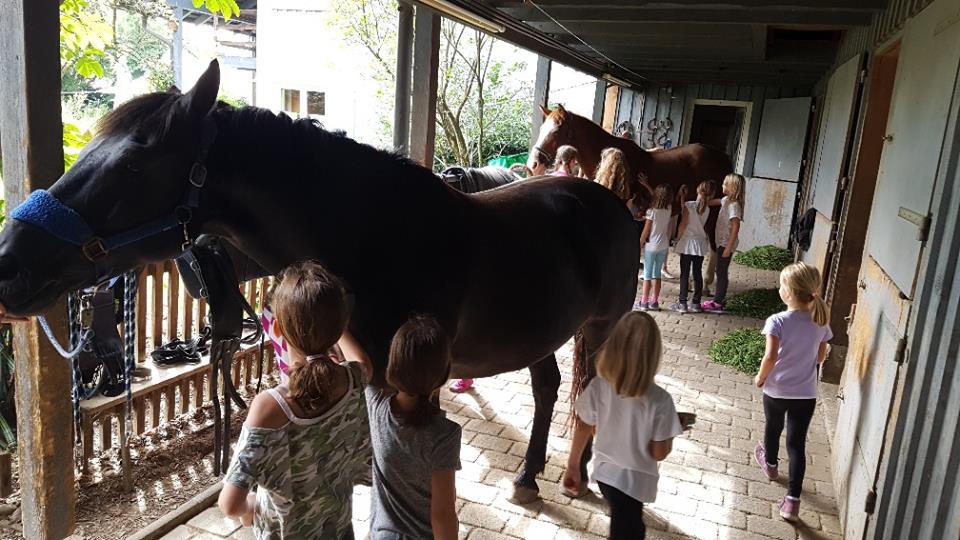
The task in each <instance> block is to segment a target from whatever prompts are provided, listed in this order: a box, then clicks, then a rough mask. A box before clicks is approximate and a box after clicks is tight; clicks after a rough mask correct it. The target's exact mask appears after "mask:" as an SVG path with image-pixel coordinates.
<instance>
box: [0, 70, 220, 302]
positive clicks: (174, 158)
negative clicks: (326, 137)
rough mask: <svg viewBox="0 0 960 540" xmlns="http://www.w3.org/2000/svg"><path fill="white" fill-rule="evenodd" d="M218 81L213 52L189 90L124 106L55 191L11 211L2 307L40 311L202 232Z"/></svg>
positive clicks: (0, 254)
mask: <svg viewBox="0 0 960 540" xmlns="http://www.w3.org/2000/svg"><path fill="white" fill-rule="evenodd" d="M219 86H220V69H219V66H218V64H217V63H216V61H214V62H212V63H211V64H210V67H209V68H208V69H207V71H206V72H205V73H204V74H203V76H202V77H201V78H200V80H199V81H198V82H197V84H196V86H195V87H194V88H193V89H192V90H191V91H189V92H187V93H185V94H181V93H180V92H179V91H176V90H175V89H171V91H169V92H162V93H154V94H148V95H145V96H141V97H138V98H136V99H133V100H131V101H129V102H127V103H125V104H124V105H122V106H120V107H119V108H117V109H116V110H115V111H113V112H111V113H110V114H108V115H107V116H106V117H104V118H103V120H102V121H101V122H100V126H99V130H98V134H97V136H96V138H95V139H93V141H91V142H90V144H88V145H87V146H86V148H85V149H84V150H83V152H82V153H81V155H80V157H79V159H78V160H77V162H76V163H74V165H73V166H72V167H71V168H70V169H69V170H68V171H67V172H66V173H65V174H64V175H63V176H61V177H60V179H58V180H57V181H56V183H54V184H53V186H52V187H51V188H50V189H49V191H44V190H37V191H34V192H33V193H31V194H30V197H29V198H28V199H27V201H25V202H24V203H23V204H21V205H20V206H18V207H17V208H15V209H14V210H12V211H11V213H10V217H11V218H13V219H10V220H8V222H7V224H6V226H5V227H4V229H3V231H2V232H0V315H2V314H7V315H19V316H25V315H31V314H35V313H37V312H39V310H41V309H43V308H44V307H46V306H48V305H49V304H51V303H53V302H54V301H55V300H56V299H57V298H58V297H60V295H62V294H63V293H65V292H67V291H71V290H76V289H78V288H82V287H86V286H90V285H94V284H96V283H98V282H100V281H102V280H103V279H106V278H109V277H111V276H115V275H118V274H119V273H121V272H124V271H127V270H130V269H132V268H136V267H138V266H140V265H142V264H145V263H148V262H154V261H160V260H166V259H169V258H171V257H173V256H176V255H177V254H179V253H180V252H181V251H182V249H183V245H184V243H185V241H187V240H188V239H191V238H194V237H196V236H197V235H198V234H199V223H200V221H201V219H200V216H198V215H196V214H199V213H200V212H198V211H197V210H198V207H197V202H198V199H199V190H200V188H201V187H202V186H203V184H204V182H205V180H206V168H205V166H204V163H205V160H206V151H207V150H208V148H209V146H210V144H211V143H212V138H213V137H214V135H215V130H216V128H215V126H212V127H211V125H212V124H213V122H212V120H211V119H210V112H211V111H212V110H213V109H214V107H215V106H216V105H217V94H218V92H219ZM211 132H214V133H211Z"/></svg>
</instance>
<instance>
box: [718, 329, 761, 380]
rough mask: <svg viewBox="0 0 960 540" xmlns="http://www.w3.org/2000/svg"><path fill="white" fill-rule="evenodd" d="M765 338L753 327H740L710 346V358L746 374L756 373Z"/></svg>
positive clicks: (758, 368)
mask: <svg viewBox="0 0 960 540" xmlns="http://www.w3.org/2000/svg"><path fill="white" fill-rule="evenodd" d="M765 346H766V338H764V337H763V335H761V334H760V331H759V330H757V329H755V328H741V329H740V330H734V331H733V332H730V333H729V334H727V335H725V336H723V337H722V338H720V339H718V340H717V341H715V342H713V345H711V346H710V352H709V354H710V358H712V359H713V361H714V362H717V363H718V364H725V365H728V366H730V367H732V368H734V369H736V370H737V371H740V372H742V373H746V374H747V375H756V374H757V371H759V370H760V361H761V360H762V359H763V351H764V347H765Z"/></svg>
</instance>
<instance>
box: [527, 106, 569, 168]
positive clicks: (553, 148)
mask: <svg viewBox="0 0 960 540" xmlns="http://www.w3.org/2000/svg"><path fill="white" fill-rule="evenodd" d="M540 111H541V112H542V113H543V124H541V125H540V134H539V135H538V136H537V142H536V144H534V145H533V148H532V149H531V150H530V155H529V157H528V158H527V167H528V168H529V169H530V170H531V171H533V172H534V173H535V174H543V169H545V168H546V167H549V166H550V165H553V161H554V158H556V156H557V149H558V148H560V147H561V146H563V145H565V144H573V140H572V135H573V130H572V129H571V125H570V124H571V120H572V115H571V114H570V113H568V112H567V110H566V109H564V108H563V105H557V108H556V109H555V110H552V111H551V110H550V109H548V108H547V107H545V106H543V105H540Z"/></svg>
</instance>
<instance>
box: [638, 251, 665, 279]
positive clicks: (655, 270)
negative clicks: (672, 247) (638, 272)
mask: <svg viewBox="0 0 960 540" xmlns="http://www.w3.org/2000/svg"><path fill="white" fill-rule="evenodd" d="M666 261H667V250H666V249H665V250H663V251H646V250H645V251H644V252H643V280H644V281H646V280H649V279H660V271H661V270H663V263H665V262H666Z"/></svg>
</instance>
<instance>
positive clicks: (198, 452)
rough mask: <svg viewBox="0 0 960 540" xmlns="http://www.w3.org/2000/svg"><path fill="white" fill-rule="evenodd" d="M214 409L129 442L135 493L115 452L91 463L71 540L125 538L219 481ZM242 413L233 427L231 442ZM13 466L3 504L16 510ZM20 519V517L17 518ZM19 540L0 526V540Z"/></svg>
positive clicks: (13, 529) (14, 528)
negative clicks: (125, 481)
mask: <svg viewBox="0 0 960 540" xmlns="http://www.w3.org/2000/svg"><path fill="white" fill-rule="evenodd" d="M211 411H212V407H209V406H208V407H204V408H203V409H201V410H198V411H194V412H192V413H189V414H187V415H184V416H181V417H179V418H178V419H177V420H176V421H175V422H172V423H170V424H167V425H166V426H165V427H162V428H161V429H160V430H157V431H156V432H147V433H145V434H144V435H143V436H141V437H135V438H131V440H130V444H131V458H132V462H133V467H132V470H133V483H134V488H133V492H130V493H128V492H125V491H124V490H123V478H122V474H121V469H120V453H119V452H118V451H117V450H116V449H113V450H111V451H110V452H107V453H104V454H102V455H100V456H99V457H97V458H94V459H93V460H92V462H91V466H90V470H91V472H90V473H89V474H87V475H85V476H78V477H77V483H78V485H77V505H76V508H77V529H76V533H75V536H74V537H73V538H75V539H88V538H89V539H98V540H99V539H103V540H116V539H121V538H126V537H128V536H129V535H131V534H133V533H135V532H137V531H138V530H140V529H142V528H144V527H146V526H147V525H149V524H150V523H151V522H153V521H155V520H156V519H158V518H160V517H161V516H163V515H164V514H166V513H167V512H170V511H171V510H173V509H174V508H176V507H177V506H179V505H180V504H182V503H184V502H186V501H187V500H189V499H190V498H191V497H193V496H195V495H197V494H198V493H200V492H202V491H203V490H204V489H206V488H207V487H208V486H210V485H211V484H213V483H214V482H216V481H217V478H216V477H215V476H214V475H213V461H212V453H213V419H212V414H211ZM245 416H246V414H245V412H243V411H240V412H235V413H234V415H233V420H232V422H231V426H232V430H233V431H232V433H233V437H234V441H235V440H236V436H237V435H239V434H240V427H241V424H242V423H243V419H244V417H245ZM18 472H19V471H17V470H16V460H14V471H13V476H14V479H13V480H14V490H15V491H14V493H13V495H11V496H10V497H8V498H7V499H2V500H0V501H2V503H5V504H10V505H14V506H19V505H20V493H19V477H18ZM16 514H17V515H18V514H19V512H16ZM13 538H23V534H22V532H21V530H20V528H19V524H18V523H13V524H10V523H9V520H6V521H0V540H6V539H13Z"/></svg>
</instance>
